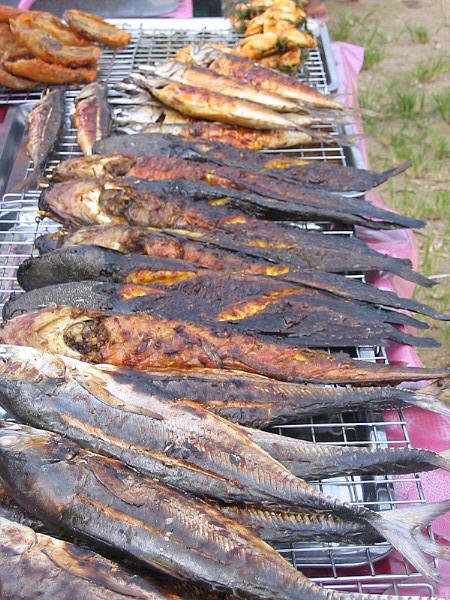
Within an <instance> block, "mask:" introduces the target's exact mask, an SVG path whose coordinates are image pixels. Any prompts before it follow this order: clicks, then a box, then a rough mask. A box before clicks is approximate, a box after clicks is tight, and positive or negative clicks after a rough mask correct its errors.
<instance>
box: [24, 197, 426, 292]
mask: <svg viewBox="0 0 450 600" xmlns="http://www.w3.org/2000/svg"><path fill="white" fill-rule="evenodd" d="M42 204H44V200H43V201H42ZM242 218H243V223H241V224H239V223H234V224H233V223H230V224H229V228H230V229H231V228H232V227H233V225H234V226H235V227H234V228H233V229H235V232H233V231H227V233H222V232H221V231H214V232H208V231H206V230H204V231H199V230H197V229H196V230H194V231H186V230H170V229H168V230H155V229H150V228H148V227H130V226H128V225H102V226H99V225H92V226H90V227H89V226H88V227H81V228H80V229H78V230H76V231H73V232H68V231H67V230H64V229H62V230H60V231H58V232H57V233H55V234H44V235H42V236H40V237H39V238H38V239H37V240H36V242H35V245H36V247H37V248H38V250H39V252H40V253H41V254H45V253H46V252H49V251H50V250H55V249H56V248H62V247H64V246H78V245H80V244H92V243H95V245H97V246H102V247H103V248H111V249H113V250H119V251H120V252H124V253H128V252H134V253H136V254H148V255H150V256H161V257H163V256H166V257H170V258H177V259H183V260H187V261H189V262H192V263H193V264H195V265H196V266H202V267H206V268H210V269H216V270H219V271H225V270H226V271H229V270H232V271H233V270H240V271H243V272H244V271H245V272H249V273H250V272H251V267H250V264H251V263H252V262H253V259H255V258H257V259H260V258H263V259H267V260H271V261H272V262H279V263H281V264H289V265H292V266H293V267H296V268H303V269H321V270H323V271H327V272H330V273H333V272H338V273H339V272H344V273H348V272H351V271H363V272H365V271H369V270H373V269H380V270H384V271H391V272H392V273H395V274H396V275H398V276H400V277H403V278H404V279H408V280H410V281H414V282H415V283H417V284H419V285H423V286H425V287H431V286H432V285H434V283H435V282H434V281H433V280H432V279H428V278H426V277H424V276H423V275H421V274H420V273H416V272H415V271H413V270H412V269H411V263H410V261H409V260H405V259H399V258H395V257H391V256H388V255H385V254H381V253H380V252H376V251H375V250H371V249H370V248H369V247H368V246H367V244H365V243H364V242H360V241H359V240H358V239H356V238H354V237H344V236H336V235H323V234H322V233H316V232H312V231H304V230H303V229H301V228H299V227H285V226H283V225H282V224H281V223H269V222H268V221H262V220H261V219H254V218H252V217H247V216H246V215H244V214H243V215H242ZM225 227H226V225H225V226H224V228H225ZM163 252H164V254H163Z"/></svg>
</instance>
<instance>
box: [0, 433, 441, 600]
mask: <svg viewBox="0 0 450 600" xmlns="http://www.w3.org/2000/svg"><path fill="white" fill-rule="evenodd" d="M227 456H228V459H229V456H230V455H227ZM228 462H230V461H229V460H228ZM275 464H276V463H275ZM248 467H249V465H247V468H248ZM235 470H237V471H239V467H238V466H237V465H235ZM287 474H288V475H287V476H286V478H285V479H284V480H282V481H280V482H279V483H280V484H281V485H279V488H282V490H283V491H284V493H285V495H286V493H287V485H288V481H289V477H290V478H293V476H292V475H289V473H288V472H287ZM0 475H1V477H2V481H3V483H4V486H5V488H6V490H7V492H8V493H9V494H11V495H12V496H13V497H14V499H15V500H16V501H17V502H18V503H19V504H21V505H22V506H23V507H24V508H25V509H27V510H30V511H31V512H32V513H33V514H35V515H36V516H38V517H39V518H41V519H42V520H43V521H44V522H46V523H49V524H53V523H54V524H55V525H57V526H61V527H63V528H64V529H65V530H67V531H68V532H70V533H72V534H73V533H76V534H77V535H80V536H83V537H85V538H87V539H93V540H94V541H96V542H102V543H104V544H105V545H107V546H109V547H112V548H118V549H120V550H122V551H125V552H127V553H128V554H130V555H131V556H134V557H135V558H138V559H139V560H140V561H141V562H143V563H144V564H147V565H150V566H153V567H156V568H157V569H160V570H162V571H163V572H164V573H166V574H168V575H173V576H175V577H176V578H180V579H193V580H194V581H200V582H203V583H207V584H211V585H213V586H214V587H216V588H217V587H219V588H220V589H223V590H228V591H231V592H233V593H235V594H239V593H241V594H242V593H243V594H249V595H250V596H252V595H253V596H255V597H256V598H272V599H279V600H288V599H289V600H292V599H295V598H298V599H299V600H300V599H302V600H305V599H308V600H310V599H311V600H313V599H314V600H316V599H317V600H319V599H321V600H322V599H323V600H325V599H329V598H330V596H329V595H328V592H327V591H325V590H323V589H322V588H320V587H319V586H317V587H316V585H315V584H313V583H312V582H310V581H309V580H308V579H307V578H305V577H304V576H303V575H302V574H301V573H300V572H299V571H296V570H295V569H293V568H292V567H291V566H290V565H288V563H287V562H286V561H285V560H284V559H283V558H282V557H281V556H280V555H279V554H277V553H276V552H275V551H274V550H272V549H271V548H270V547H269V546H268V545H266V544H265V543H264V542H263V541H261V540H260V539H259V538H257V537H256V536H255V535H254V534H252V533H250V532H249V531H248V530H247V529H245V528H244V527H242V526H241V525H238V524H237V523H236V522H235V521H233V520H231V519H228V518H227V517H225V516H224V515H223V514H222V513H220V511H218V510H217V509H215V508H214V507H212V506H210V505H208V504H206V503H203V502H200V501H199V500H197V499H194V498H193V497H189V496H187V495H186V494H182V493H179V492H178V491H176V490H175V489H174V488H170V487H166V486H165V485H164V484H162V483H161V482H157V481H156V480H155V479H154V478H149V477H146V476H144V475H142V474H140V473H138V472H136V471H135V470H131V469H129V468H127V467H126V466H124V465H123V464H122V463H120V462H119V461H116V460H113V459H109V458H105V457H103V456H100V455H98V454H93V453H92V452H89V451H87V450H84V449H82V448H80V447H79V446H78V445H77V444H75V443H74V442H72V441H69V440H68V439H67V438H64V437H62V436H60V435H57V434H54V433H49V432H46V431H42V430H37V429H33V428H31V427H27V426H24V425H16V424H11V423H5V422H3V424H2V429H1V430H0ZM267 475H268V473H267V472H266V474H265V477H264V479H265V480H267ZM271 475H272V478H273V474H272V473H271ZM293 479H295V478H293ZM298 482H299V483H298V493H293V494H291V495H290V500H291V502H292V504H293V505H294V503H295V504H297V505H298V503H299V502H298V500H299V499H300V498H302V499H303V498H306V497H310V501H314V502H316V506H315V507H316V508H322V509H325V510H326V509H331V510H333V512H335V513H339V512H342V513H343V514H344V516H346V517H347V518H352V519H353V520H358V521H361V522H366V523H367V524H368V525H369V527H370V528H371V529H375V530H376V531H377V532H378V533H379V534H380V535H381V536H382V537H383V538H386V539H387V540H388V541H389V542H390V543H391V544H393V545H394V546H395V547H396V548H397V549H399V550H400V551H401V552H403V553H404V554H406V555H407V557H408V560H409V562H411V564H413V565H414V566H415V567H416V568H418V569H419V570H420V571H421V572H422V573H423V574H424V575H425V576H426V577H427V578H429V579H436V578H437V573H436V571H435V570H434V569H433V568H432V567H431V566H430V564H429V563H428V562H427V561H426V559H425V555H424V554H423V552H422V550H421V548H420V545H421V544H423V539H422V538H423V537H424V536H422V534H421V532H420V527H422V526H423V521H425V520H428V519H429V515H433V514H435V511H436V507H435V506H434V505H432V506H427V508H428V510H425V511H423V510H421V511H420V512H418V513H415V512H413V513H412V514H410V515H408V518H406V516H405V514H404V513H402V514H401V515H399V517H397V516H396V511H395V510H394V511H385V512H384V513H376V512H373V511H371V510H369V509H367V508H365V507H363V506H358V505H351V504H348V503H345V502H341V501H339V500H337V499H336V498H331V497H327V496H324V495H323V494H321V493H320V492H319V491H317V490H316V489H315V488H310V486H308V485H307V484H306V483H305V482H301V480H298ZM295 497H297V498H296V499H297V502H295V500H294V498H295ZM429 544H430V542H429V540H428V539H427V547H428V545H429ZM436 553H439V555H440V556H442V557H446V556H447V552H446V551H445V549H444V548H436ZM337 594H338V593H336V595H335V596H333V597H335V598H336V599H338V598H342V599H345V598H351V599H353V598H361V599H364V598H370V596H366V595H363V596H359V595H356V596H354V595H353V594H351V595H350V596H347V594H342V595H337Z"/></svg>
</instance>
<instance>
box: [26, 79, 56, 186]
mask: <svg viewBox="0 0 450 600" xmlns="http://www.w3.org/2000/svg"><path fill="white" fill-rule="evenodd" d="M64 103H65V94H64V90H52V91H44V92H43V93H42V97H41V100H40V101H39V102H38V104H36V105H35V106H34V107H33V108H32V109H31V111H30V113H29V115H28V142H27V151H28V154H29V155H30V158H31V161H32V162H33V171H32V173H31V174H30V175H29V176H28V177H27V178H26V179H25V181H24V182H23V184H22V187H23V188H25V187H26V186H28V185H31V184H32V183H34V181H35V180H36V178H37V177H38V176H39V174H40V172H41V171H42V168H43V166H44V164H45V161H46V160H47V157H48V155H49V154H50V152H51V151H52V150H53V148H54V146H55V144H56V142H57V140H58V137H59V135H60V133H61V130H62V127H63V124H64Z"/></svg>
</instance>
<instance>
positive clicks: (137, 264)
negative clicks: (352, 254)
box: [17, 245, 449, 325]
mask: <svg viewBox="0 0 450 600" xmlns="http://www.w3.org/2000/svg"><path fill="white" fill-rule="evenodd" d="M262 267H263V268H262V269H261V272H260V274H261V275H267V276H269V277H273V278H276V279H277V280H279V281H285V282H288V283H287V285H288V286H290V285H292V284H300V285H301V286H305V287H310V288H314V289H316V290H323V291H325V292H328V293H331V294H332V295H334V296H338V297H342V298H346V299H349V300H352V301H354V300H361V301H362V302H368V303H370V304H379V305H383V306H389V307H393V308H402V309H406V310H412V311H413V312H418V313H421V314H424V315H427V316H430V317H432V318H434V319H442V320H447V319H448V318H449V317H448V315H441V314H440V313H438V312H437V311H436V310H434V309H433V308H431V307H429V306H427V305H426V304H421V303H420V302H416V301H414V300H411V299H409V298H400V297H399V296H397V295H396V294H395V293H392V292H387V291H384V290H379V289H378V288H375V287H374V286H371V285H368V284H365V283H362V282H360V281H357V280H354V279H350V278H348V277H344V276H342V275H335V274H334V273H324V272H320V271H317V270H311V271H309V272H308V271H303V270H300V269H293V270H290V269H289V268H288V267H281V266H280V265H276V264H275V265H273V264H272V265H271V264H270V263H266V264H265V265H264V264H263V265H262ZM238 273H240V271H238ZM202 274H205V275H207V274H208V271H207V269H204V268H201V267H197V266H195V265H194V264H193V263H191V262H187V261H183V260H179V259H169V258H158V257H153V256H147V255H143V256H142V255H135V254H122V253H121V252H118V251H116V250H110V249H107V248H102V247H99V246H92V245H79V246H68V247H62V248H60V249H58V250H54V251H53V252H50V253H48V254H44V255H41V256H33V257H31V258H29V259H27V260H25V261H24V262H22V263H21V265H20V266H19V269H18V271H17V280H18V282H19V284H20V285H21V286H22V288H23V289H24V290H26V291H29V290H32V289H35V288H40V287H46V286H49V285H55V284H58V283H67V282H71V281H87V280H91V281H109V282H112V283H136V284H141V285H152V284H157V283H159V284H163V285H166V286H172V285H173V284H176V283H178V282H181V281H187V280H192V283H193V285H196V281H197V282H198V281H201V280H200V279H197V278H198V277H201V275H202ZM244 275H245V273H244ZM392 319H397V320H392ZM398 319H401V320H400V321H399V320H398ZM386 321H387V322H389V323H405V324H409V325H411V324H414V325H415V323H412V322H411V321H410V320H408V318H407V317H406V320H405V319H403V318H402V317H398V316H396V313H395V312H390V313H389V318H388V317H387V316H386Z"/></svg>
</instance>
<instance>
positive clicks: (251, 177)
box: [54, 154, 424, 229]
mask: <svg viewBox="0 0 450 600" xmlns="http://www.w3.org/2000/svg"><path fill="white" fill-rule="evenodd" d="M108 174H110V175H115V176H120V175H126V176H127V177H131V178H132V177H134V178H137V179H144V180H150V181H160V180H172V179H186V180H188V181H202V182H204V183H208V184H210V185H213V186H221V187H225V188H234V189H239V190H246V191H248V192H252V193H254V194H258V195H259V196H263V197H265V199H266V202H267V203H269V204H271V205H272V206H273V207H274V208H276V207H278V208H279V209H280V212H282V211H283V205H284V210H285V211H286V213H288V212H290V213H291V214H294V215H295V213H296V212H297V219H298V218H299V217H301V218H303V219H308V218H313V219H314V218H319V219H322V220H323V219H326V218H328V219H334V220H337V221H344V222H349V223H354V224H365V225H366V226H367V227H371V228H374V229H380V228H384V229H389V228H392V227H423V226H424V222H423V221H420V220H418V219H413V218H411V217H405V216H402V215H398V214H396V213H392V212H390V211H387V210H383V209H381V208H378V207H376V206H375V205H373V204H370V203H369V202H366V201H364V200H361V199H352V198H346V197H343V196H341V197H338V196H336V195H333V194H330V193H327V192H320V191H318V190H311V189H307V188H305V189H298V187H297V186H296V185H294V184H291V183H287V182H283V181H277V180H275V179H273V178H272V177H267V176H263V175H259V174H254V173H250V172H247V171H242V170H241V171H239V170H238V169H234V168H229V167H220V166H216V165H214V164H210V163H202V164H200V163H194V162H191V161H188V160H183V159H177V158H158V157H145V156H137V157H131V156H128V155H120V154H111V155H109V156H87V157H83V158H72V159H68V160H66V161H64V162H61V163H59V165H58V166H57V168H56V169H55V172H54V178H55V179H56V180H57V181H61V180H67V179H77V178H80V179H82V178H85V177H101V176H102V175H108ZM269 199H270V202H269ZM372 218H376V219H378V220H377V221H373V220H372Z"/></svg>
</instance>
